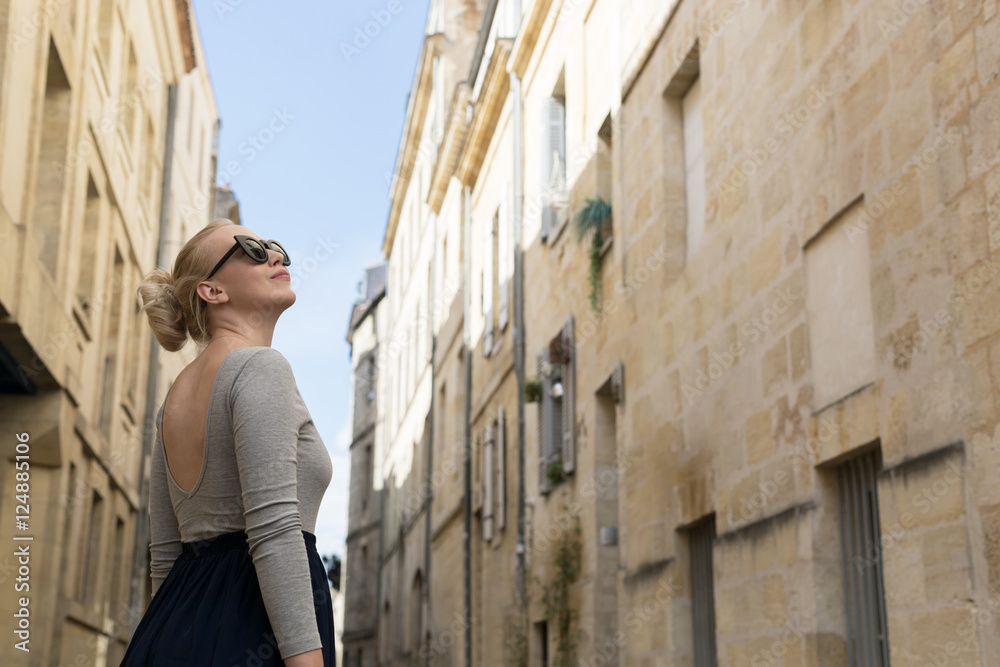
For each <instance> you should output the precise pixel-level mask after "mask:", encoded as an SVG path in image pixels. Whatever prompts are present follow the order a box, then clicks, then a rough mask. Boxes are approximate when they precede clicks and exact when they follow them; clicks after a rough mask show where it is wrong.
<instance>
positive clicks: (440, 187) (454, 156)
mask: <svg viewBox="0 0 1000 667" xmlns="http://www.w3.org/2000/svg"><path fill="white" fill-rule="evenodd" d="M471 94H472V89H471V88H470V87H469V84H467V83H461V84H459V85H458V87H457V88H456V89H455V96H454V100H453V102H452V105H451V112H450V113H449V114H448V126H447V127H446V128H445V131H444V138H443V139H442V140H441V149H440V151H439V152H438V159H437V162H435V163H434V170H433V171H432V172H431V184H430V187H429V188H428V189H427V205H428V206H430V207H431V210H432V211H433V212H434V213H435V214H438V213H440V212H441V204H442V203H443V202H444V196H445V194H447V192H448V182H449V181H450V180H451V176H452V174H454V173H455V164H456V163H457V162H458V156H459V153H460V152H461V150H462V142H463V141H464V140H465V131H466V129H467V128H468V123H467V122H466V119H465V118H466V106H467V105H468V104H469V97H470V96H471Z"/></svg>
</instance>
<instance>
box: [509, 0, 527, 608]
mask: <svg viewBox="0 0 1000 667" xmlns="http://www.w3.org/2000/svg"><path fill="white" fill-rule="evenodd" d="M510 9H511V12H512V14H513V20H514V21H515V22H516V23H515V25H516V26H517V27H516V28H515V31H514V35H515V37H516V34H517V31H518V30H519V29H520V25H521V1H520V0H511V4H510ZM510 92H511V108H512V114H511V120H512V124H513V133H514V146H513V152H514V155H513V158H514V160H513V161H514V205H513V206H512V207H511V208H512V209H513V226H514V234H513V238H514V294H513V297H514V304H513V305H514V331H513V334H514V375H515V376H516V377H517V546H516V550H517V603H518V606H523V604H524V600H525V587H526V582H525V561H526V555H525V547H524V255H523V254H522V252H521V220H522V209H523V204H522V200H523V198H524V170H523V166H522V163H523V162H524V136H523V135H524V130H523V123H524V106H523V104H524V100H523V99H522V98H521V95H522V93H521V77H520V76H518V74H517V72H516V71H512V72H511V73H510Z"/></svg>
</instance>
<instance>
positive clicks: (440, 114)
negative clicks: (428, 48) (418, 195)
mask: <svg viewBox="0 0 1000 667" xmlns="http://www.w3.org/2000/svg"><path fill="white" fill-rule="evenodd" d="M444 114H445V111H444V82H443V81H441V57H440V56H434V63H433V65H432V67H431V115H430V119H431V123H430V130H431V143H432V144H433V146H434V154H433V155H432V156H431V164H434V163H436V162H437V159H438V151H439V149H440V148H441V140H442V139H443V138H444ZM420 191H421V192H423V190H422V189H421V190H420Z"/></svg>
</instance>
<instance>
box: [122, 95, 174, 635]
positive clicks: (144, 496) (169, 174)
mask: <svg viewBox="0 0 1000 667" xmlns="http://www.w3.org/2000/svg"><path fill="white" fill-rule="evenodd" d="M176 121H177V84H170V85H169V86H168V87H167V127H166V133H165V134H166V136H165V137H164V140H163V178H162V181H161V185H160V228H159V238H158V239H157V248H156V266H157V267H163V266H165V265H166V263H167V242H168V241H169V238H168V236H169V227H170V189H171V181H172V180H173V166H174V129H175V125H176ZM147 364H148V368H149V373H148V374H147V377H146V409H145V413H144V414H145V417H144V418H143V425H142V456H141V457H140V460H139V510H138V512H137V516H136V527H135V544H134V545H133V547H132V580H131V584H130V585H129V606H130V607H131V609H130V612H129V641H131V639H132V635H133V633H135V629H136V627H138V625H139V621H140V620H141V618H142V614H143V611H142V607H144V605H142V606H140V605H141V603H142V601H143V600H144V599H145V597H146V579H147V578H148V577H147V573H148V572H149V558H148V557H149V539H150V532H149V531H150V527H149V475H147V474H146V465H147V464H146V462H147V461H148V460H149V456H150V452H152V450H153V438H154V430H155V428H154V427H155V421H156V412H157V407H156V398H157V397H156V387H157V385H158V384H159V380H160V372H159V371H160V349H159V343H158V342H157V340H156V336H154V335H153V332H152V329H151V330H150V332H149V359H148V361H147Z"/></svg>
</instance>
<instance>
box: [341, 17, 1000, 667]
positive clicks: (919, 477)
mask: <svg viewBox="0 0 1000 667" xmlns="http://www.w3.org/2000/svg"><path fill="white" fill-rule="evenodd" d="M998 14H1000V13H998V12H997V8H996V6H995V3H993V2H982V1H980V2H966V3H949V2H944V1H940V2H938V1H935V0H930V1H928V2H919V1H915V2H905V3H899V4H897V5H890V4H886V3H880V2H873V1H869V0H854V1H848V0H826V1H811V2H805V3H766V2H765V3H755V2H742V1H719V2H705V3H699V2H695V1H694V0H671V1H668V2H657V1H655V0H633V1H632V2H627V3H626V2H616V1H614V0H580V1H574V0H522V1H521V2H517V1H516V0H499V1H498V2H490V3H488V4H487V5H486V7H485V12H484V17H483V20H482V22H481V25H480V26H479V32H478V43H477V44H476V48H475V50H474V52H473V55H472V60H471V66H470V67H469V75H468V77H467V78H466V79H465V80H464V81H461V82H459V83H457V84H456V85H455V88H454V92H453V93H452V92H450V91H449V93H448V96H449V98H450V99H451V100H452V104H451V111H450V113H449V114H448V120H447V122H446V124H445V126H444V128H443V131H444V134H443V143H442V150H441V151H436V152H434V153H433V160H432V162H431V166H430V167H429V170H430V173H429V175H428V176H427V177H426V178H425V179H424V180H423V182H424V183H428V182H429V183H430V190H429V191H426V192H427V194H426V195H424V201H425V202H426V203H427V204H428V205H429V206H430V207H431V210H432V211H433V212H434V213H435V214H436V216H437V217H436V218H434V220H435V222H436V225H435V226H433V227H427V228H426V230H425V231H423V232H422V233H420V235H419V239H420V240H419V244H429V243H430V242H431V241H432V240H433V243H434V246H433V252H430V250H431V249H429V248H427V246H426V245H420V247H421V248H424V249H425V250H424V252H427V253H428V254H427V255H424V256H425V257H427V258H428V259H427V263H424V264H421V265H418V267H417V270H416V271H415V272H405V271H404V274H403V275H404V279H403V280H402V281H397V280H396V279H394V277H393V274H394V269H393V261H394V259H393V257H392V256H390V260H389V261H390V280H389V288H388V293H387V297H386V298H387V300H388V302H389V304H390V305H389V307H388V313H389V321H388V326H389V327H390V328H392V327H398V326H399V325H397V324H395V323H396V322H402V321H408V320H406V319H399V313H400V312H401V311H400V310H399V309H400V305H399V303H405V302H406V297H400V296H397V292H396V291H395V289H399V290H405V289H410V290H412V289H413V286H412V284H410V283H411V282H412V281H413V279H414V278H413V277H414V276H416V277H420V276H422V275H430V276H432V279H433V281H435V282H434V283H433V285H432V288H431V290H430V292H429V293H430V294H443V293H444V291H445V290H444V286H445V285H446V284H447V283H446V282H445V281H446V280H447V279H448V278H449V277H452V278H454V279H456V280H457V282H456V283H455V287H454V292H455V293H456V294H459V295H460V298H461V299H462V301H463V302H464V304H463V305H462V306H461V307H460V308H459V307H458V306H456V305H455V304H453V303H451V304H449V303H448V302H442V307H441V308H439V310H440V311H441V313H442V315H441V316H440V317H437V316H436V317H435V320H434V322H435V326H433V327H432V328H431V331H432V334H433V335H432V336H431V340H430V348H431V350H432V351H433V358H434V363H433V365H432V366H431V369H430V370H431V374H432V379H431V380H430V382H431V383H432V384H431V386H433V387H434V392H433V399H428V401H426V402H424V403H421V404H420V412H419V416H420V418H421V419H423V418H424V417H425V416H426V415H427V414H428V413H427V409H426V406H427V405H428V404H429V405H431V406H432V407H431V408H430V414H431V415H432V416H433V424H434V427H433V435H432V436H431V437H430V439H431V441H432V442H433V449H432V451H431V454H432V455H431V456H430V457H428V458H427V459H426V460H427V461H429V462H430V465H429V466H428V467H427V468H426V469H424V470H423V471H421V472H420V473H419V474H417V479H423V480H426V488H427V489H429V493H427V494H426V496H427V497H428V498H429V500H428V502H429V504H430V507H431V510H430V515H431V535H432V538H431V542H430V547H431V548H430V550H429V553H430V558H429V560H428V561H424V565H423V567H424V570H423V572H424V573H426V572H427V571H428V569H429V572H430V575H429V582H430V586H429V589H428V590H427V591H426V593H425V595H427V601H426V605H427V607H426V608H424V609H423V612H425V613H427V610H428V609H429V617H425V618H426V620H425V621H423V625H422V626H421V627H423V628H424V632H425V634H424V639H423V641H424V644H423V646H424V647H425V648H426V651H425V652H424V654H423V655H422V656H421V657H422V658H423V659H424V660H425V661H426V664H442V665H458V664H474V665H503V664H521V665H523V664H529V665H547V664H549V663H550V662H557V661H558V660H560V659H561V658H564V657H565V656H566V652H567V651H569V652H571V653H572V655H573V659H574V661H575V663H574V664H582V665H591V666H595V667H597V666H602V665H610V664H617V665H623V666H624V665H629V666H631V665H654V664H656V665H693V666H695V667H701V666H707V665H716V664H719V665H732V666H734V667H735V666H739V667H744V666H747V665H750V666H757V665H774V666H777V665H782V666H784V665H802V666H808V665H845V666H846V665H851V664H863V665H889V664H892V665H907V664H924V663H927V662H929V663H930V664H948V665H977V666H982V667H985V666H987V665H993V664H997V663H998V661H1000V620H998V614H997V612H998V610H1000V594H998V592H997V591H998V590H1000V548H998V546H997V545H998V535H1000V528H998V526H1000V518H998V517H1000V511H998V510H997V507H998V506H1000V500H998V499H997V497H996V496H997V492H996V491H993V490H991V489H994V488H995V487H996V486H997V485H996V480H997V473H996V470H997V463H998V458H1000V454H998V451H1000V446H998V444H997V443H998V442H1000V430H998V427H1000V413H998V410H1000V407H998V406H1000V378H998V372H997V368H998V363H997V361H996V357H997V355H998V354H1000V352H998V351H997V349H998V348H997V346H998V344H1000V343H998V341H1000V317H998V316H996V315H995V314H994V313H995V312H1000V309H998V306H1000V300H998V297H997V295H998V294H1000V287H998V286H1000V280H998V277H1000V256H998V255H997V252H998V249H1000V233H998V230H1000V166H998V165H1000V148H998V146H1000V143H998V141H1000V120H998V119H1000V116H998V111H997V110H998V109H1000V64H998V63H1000V59H998V51H997V48H996V45H997V44H1000V15H998ZM418 69H419V68H418ZM418 82H419V77H418ZM419 90H420V88H419V86H416V87H415V93H414V94H413V95H411V99H414V98H416V99H420V97H419V94H417V91H419ZM409 118H411V116H408V122H410V121H409ZM408 127H410V126H408ZM404 134H406V132H404ZM406 146H407V144H405V143H404V147H403V148H401V156H402V155H404V153H405V150H404V149H405V148H406ZM400 159H402V157H401V158H400ZM403 192H404V190H399V189H394V190H393V193H392V196H393V206H394V209H395V207H402V206H403V204H404V202H403V200H402V199H401V196H402V194H403ZM595 202H596V203H595ZM601 202H603V204H606V205H607V207H609V208H610V216H606V215H603V214H602V213H607V210H606V209H602V205H601ZM587 210H589V211H590V212H591V213H593V214H595V216H596V217H595V220H596V222H595V224H594V226H593V227H592V230H591V231H589V232H588V233H587V235H585V236H583V237H582V238H580V237H579V236H578V235H577V234H576V231H575V227H576V223H577V216H578V214H580V213H581V212H582V211H587ZM396 224H397V223H396V221H395V218H393V217H392V216H390V221H389V227H388V232H387V255H388V254H389V251H391V252H393V253H394V254H395V253H398V252H399V246H398V245H396V244H395V242H394V241H393V232H394V229H395V226H396ZM594 229H596V230H599V232H600V237H599V238H598V239H597V240H596V241H595V236H596V232H595V231H594ZM431 230H433V231H431ZM444 230H449V231H448V232H447V243H445V238H444V237H443V236H442V232H443V231H444ZM450 230H456V232H452V231H450ZM418 231H419V230H418ZM456 238H459V239H460V242H459V243H458V244H457V245H456V244H455V242H454V241H453V239H456ZM411 247H412V246H411ZM404 256H405V254H404ZM397 257H398V256H397ZM396 261H398V260H396ZM428 265H430V266H431V267H442V268H434V269H433V270H432V271H431V272H430V273H429V274H428V273H427V266H428ZM405 285H409V286H408V287H404V286H405ZM394 288H395V289H394ZM592 290H593V292H592ZM397 298H398V299H401V300H402V301H400V302H397V301H396V299H397ZM430 302H431V303H432V304H434V303H435V302H434V301H433V299H431V300H430ZM435 307H437V306H435ZM431 310H432V311H433V310H434V308H432V309H431ZM459 331H461V332H462V334H463V335H462V337H461V338H460V337H459V335H458V332H459ZM522 336H523V338H521V337H522ZM393 363H394V362H392V361H389V362H387V363H386V364H385V365H380V378H383V379H382V380H380V382H386V383H390V384H391V383H392V382H395V381H397V380H396V378H401V377H407V376H406V375H404V373H409V372H410V371H407V370H405V368H400V367H399V366H397V365H393ZM404 366H405V364H404ZM426 372H427V371H426V370H422V371H421V375H420V377H421V378H424V377H426V375H425V374H426ZM410 377H412V375H411V376H410ZM379 400H385V401H386V402H387V404H389V405H394V404H393V403H392V400H393V399H392V397H391V396H390V395H388V394H383V393H381V392H380V393H379ZM392 409H395V408H390V409H389V410H390V413H391V410H392ZM397 414H398V413H397ZM391 422H392V420H391V419H390V420H389V423H391ZM442 428H443V429H444V433H441V432H440V430H441V429H442ZM411 440H417V438H416V437H414V438H411ZM415 460H416V459H415ZM522 461H523V467H522V466H521V462H522ZM397 483H398V482H397ZM463 485H464V486H463ZM521 488H523V494H522V493H521V492H520V489H521ZM391 506H392V504H391V503H389V504H387V505H386V507H387V508H388V507H391ZM421 506H422V505H421ZM387 516H388V514H387ZM466 517H467V518H468V520H469V523H468V535H469V537H468V543H467V544H466V543H463V541H462V530H461V524H460V523H459V521H460V520H463V519H464V518H466ZM574 517H578V520H579V524H578V525H579V528H580V532H579V538H578V546H574V540H573V539H569V540H568V541H567V538H572V537H573V535H574V532H573V531H572V527H573V526H574V525H575V519H574ZM452 525H454V526H455V528H454V529H451V528H449V526H452ZM383 531H384V534H385V535H386V536H387V539H389V537H388V536H394V535H395V534H396V531H399V534H400V535H403V531H401V530H400V528H399V527H398V526H397V527H393V528H392V529H391V530H389V529H386V528H383ZM415 544H416V543H415ZM417 548H418V549H419V548H420V547H417ZM560 556H561V558H560ZM576 559H578V561H577V563H578V564H577V565H576V566H575V567H574V561H575V560H576ZM348 567H350V565H349V566H348ZM381 567H382V568H383V578H382V589H381V592H380V595H381V596H382V597H381V598H380V604H383V602H384V601H385V600H390V599H391V600H396V599H397V598H395V597H393V596H400V597H399V599H407V598H406V596H407V595H408V594H410V595H415V592H416V590H417V588H416V587H415V586H413V585H411V584H412V577H410V578H408V579H406V578H404V579H399V578H398V577H397V575H396V574H395V573H396V572H403V571H404V570H403V569H401V568H400V567H399V566H398V564H396V563H395V562H390V561H389V560H385V561H383V562H382V565H381ZM390 572H391V574H390ZM409 573H410V571H406V576H410V574H409ZM459 573H462V580H461V581H460V580H459ZM563 584H565V587H563ZM560 591H565V592H566V597H565V598H560V597H559V596H558V595H557V596H556V597H553V596H552V594H553V593H559V592H560ZM547 593H548V595H547ZM463 597H465V599H466V600H467V601H468V602H467V603H466V604H463ZM409 599H410V600H412V599H413V597H411V598H409ZM563 599H564V600H566V601H565V602H562V601H561V600H563ZM547 601H548V602H549V603H552V602H553V601H554V602H555V604H546V602H547ZM392 604H393V605H394V606H393V609H397V608H398V607H396V606H395V605H396V603H395V602H392ZM566 611H571V612H572V616H571V620H570V624H569V628H570V634H569V635H568V637H569V639H570V640H571V641H569V642H567V641H565V640H566V637H567V636H565V635H564V633H563V632H562V631H561V623H560V619H561V618H565V616H564V612H566ZM453 621H455V622H453ZM390 627H391V628H392V631H393V632H398V630H399V628H400V626H399V625H392V626H383V622H382V620H381V619H380V620H379V622H378V630H377V632H378V633H379V634H380V635H381V634H382V633H383V632H386V633H387V632H389V628H390ZM414 646H416V644H414ZM378 664H391V660H388V659H383V653H380V654H379V663H378Z"/></svg>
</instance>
